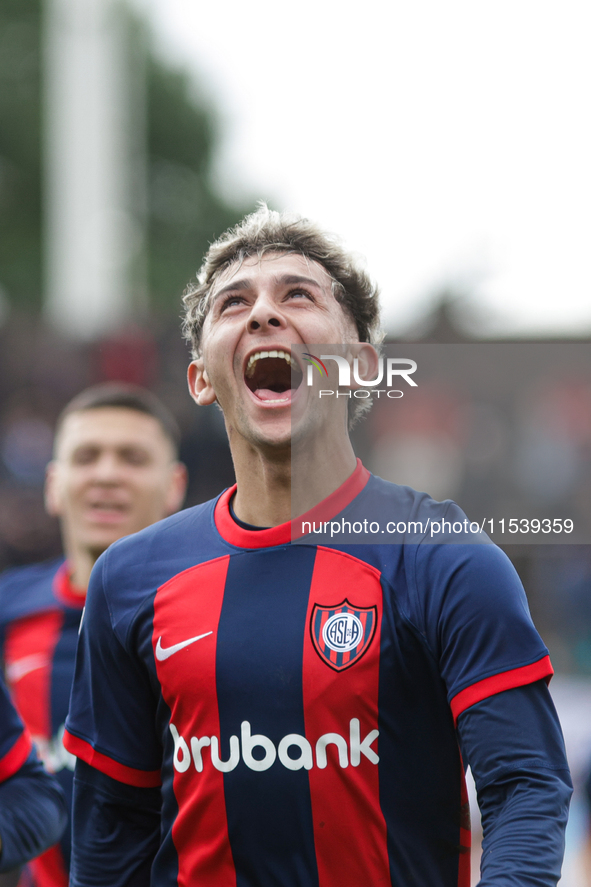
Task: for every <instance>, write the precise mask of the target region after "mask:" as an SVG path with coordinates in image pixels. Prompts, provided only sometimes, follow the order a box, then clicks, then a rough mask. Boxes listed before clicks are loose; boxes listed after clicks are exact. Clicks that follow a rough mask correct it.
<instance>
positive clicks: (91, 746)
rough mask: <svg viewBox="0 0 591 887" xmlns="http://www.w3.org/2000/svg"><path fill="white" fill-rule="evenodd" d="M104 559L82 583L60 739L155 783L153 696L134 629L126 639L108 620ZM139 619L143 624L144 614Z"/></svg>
mask: <svg viewBox="0 0 591 887" xmlns="http://www.w3.org/2000/svg"><path fill="white" fill-rule="evenodd" d="M105 564H106V557H105V556H104V555H103V557H101V558H100V559H99V561H97V564H96V566H95V569H94V570H93V573H92V577H91V582H90V586H89V589H88V595H87V599H86V607H85V612H84V616H83V619H82V626H81V631H80V638H79V641H78V651H77V655H76V670H75V675H74V683H73V687H72V696H71V699H70V711H69V714H68V718H67V720H66V733H65V736H64V744H65V746H66V748H67V749H68V751H70V752H71V753H72V754H74V755H76V756H77V757H78V758H80V759H81V760H83V761H85V762H86V763H87V764H89V765H90V766H91V767H94V768H96V769H97V770H100V771H101V772H102V773H105V774H106V775H107V776H111V777H112V778H113V779H117V780H118V781H119V782H124V783H126V784H128V785H134V786H137V787H140V788H150V787H155V786H158V785H160V782H161V778H160V768H161V764H162V747H161V744H160V742H159V740H158V737H157V733H156V706H157V699H155V696H154V692H153V690H152V686H151V683H150V678H149V674H148V671H147V667H146V664H145V663H144V662H143V661H142V659H141V656H140V651H139V649H138V644H137V641H138V637H137V633H136V635H135V636H134V637H135V641H136V643H132V642H130V641H129V637H130V635H133V631H131V630H130V628H129V623H125V625H126V629H125V631H124V632H123V633H122V628H121V626H117V629H116V628H115V627H114V625H113V618H112V613H111V612H110V611H109V606H108V602H107V596H106V590H105V587H104V573H105ZM148 603H149V602H148ZM139 609H140V610H141V608H139ZM140 617H141V613H139V614H134V618H136V619H139V620H140V621H141V618H140ZM145 621H146V630H147V625H148V623H150V620H149V617H148V616H147V617H146V620H145ZM140 630H141V629H138V631H140Z"/></svg>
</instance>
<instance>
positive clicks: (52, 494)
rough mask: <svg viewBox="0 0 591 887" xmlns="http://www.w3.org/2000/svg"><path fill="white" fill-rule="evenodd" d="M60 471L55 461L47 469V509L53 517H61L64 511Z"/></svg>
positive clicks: (45, 493)
mask: <svg viewBox="0 0 591 887" xmlns="http://www.w3.org/2000/svg"><path fill="white" fill-rule="evenodd" d="M58 472H59V468H58V465H57V462H54V461H52V462H50V463H49V464H48V466H47V468H46V469H45V490H44V495H45V510H46V511H47V513H48V514H49V515H51V517H60V516H61V513H62V508H61V505H62V503H61V496H60V494H59V483H58Z"/></svg>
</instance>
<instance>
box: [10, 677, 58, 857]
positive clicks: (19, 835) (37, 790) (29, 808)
mask: <svg viewBox="0 0 591 887" xmlns="http://www.w3.org/2000/svg"><path fill="white" fill-rule="evenodd" d="M66 823H67V814H66V805H65V801H64V796H63V792H62V790H61V789H60V787H59V785H58V784H57V782H56V780H55V779H54V777H52V776H49V775H48V774H47V773H46V772H45V770H44V769H43V766H42V764H41V762H40V760H39V758H38V757H37V753H36V752H35V750H34V748H33V744H32V742H31V737H30V735H29V733H28V731H27V730H26V729H25V727H24V725H23V723H22V721H21V719H20V718H19V716H18V715H17V713H16V711H15V709H14V706H13V705H12V703H11V701H10V698H9V696H8V693H7V691H6V687H5V686H4V681H3V680H2V677H1V675H0V872H7V871H10V870H12V869H16V868H18V867H19V866H21V865H24V863H26V862H28V860H29V859H31V857H32V856H35V855H36V854H38V853H41V852H42V851H43V850H45V848H46V847H49V845H50V844H53V843H55V842H56V841H57V840H59V838H60V836H61V834H62V832H63V831H64V829H65V827H66Z"/></svg>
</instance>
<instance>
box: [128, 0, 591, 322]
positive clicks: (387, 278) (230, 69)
mask: <svg viewBox="0 0 591 887" xmlns="http://www.w3.org/2000/svg"><path fill="white" fill-rule="evenodd" d="M144 3H145V4H146V5H148V6H149V8H150V10H151V16H152V20H153V22H154V25H155V29H156V31H157V33H158V35H159V40H160V43H161V48H162V51H163V52H164V53H165V54H166V55H167V56H168V57H169V58H176V60H177V62H179V63H182V64H183V65H184V66H185V67H187V68H189V69H190V70H194V71H195V72H196V73H197V74H198V76H199V79H200V82H201V83H202V85H203V87H204V89H205V91H206V93H208V94H209V95H211V96H212V97H213V99H214V101H215V103H216V105H217V106H218V107H219V109H220V111H221V114H222V121H223V142H222V145H221V150H220V156H219V161H218V174H219V176H220V179H221V180H222V181H223V183H224V187H225V189H226V190H227V192H228V193H229V194H232V193H237V194H240V196H244V195H246V196H248V197H252V196H254V197H255V198H259V197H261V198H268V199H269V200H270V202H271V204H272V206H273V207H274V208H277V209H283V208H288V209H294V210H296V211H298V212H301V213H303V214H305V215H308V216H310V217H311V218H313V219H315V220H316V221H318V222H319V223H320V224H322V225H323V226H325V227H327V228H329V229H331V230H333V231H335V232H337V233H338V234H339V235H340V236H341V237H342V238H343V239H344V240H345V242H346V243H347V244H348V246H350V247H351V248H353V249H355V250H356V251H358V252H360V253H361V254H362V255H364V256H365V257H366V259H367V265H368V268H369V271H370V273H371V274H372V276H373V277H374V278H376V279H377V280H378V282H379V283H380V285H381V288H382V293H383V302H384V307H385V314H386V319H387V321H388V325H389V326H390V327H391V328H393V329H395V330H400V329H403V328H404V327H405V326H406V325H408V324H409V323H410V322H411V321H412V320H413V319H414V318H416V317H417V316H419V315H420V314H422V312H423V311H424V310H425V306H426V305H427V304H428V302H429V300H430V298H431V297H432V295H433V293H434V292H436V291H438V290H440V289H441V288H442V287H445V286H449V285H452V286H455V287H456V288H460V289H462V290H464V291H466V292H468V293H472V294H474V296H475V300H476V305H475V311H476V314H477V315H481V316H482V319H483V321H484V322H485V323H486V328H487V329H488V330H490V331H491V332H520V331H528V332H532V333H533V332H574V333H586V332H591V256H590V244H591V122H590V120H591V117H590V111H591V95H590V93H591V52H590V51H589V46H590V43H591V7H590V6H589V4H588V2H586V0H562V2H561V3H560V4H559V3H558V2H556V0H555V2H548V0H494V2H493V0H486V2H484V0H445V2H442V0H405V2H401V0H391V2H390V3H386V2H384V0H364V2H362V3H361V2H357V3H355V4H353V3H351V2H349V0H339V2H337V0H298V2H297V3H294V4H286V3H278V2H277V0H273V2H271V0H250V2H248V3H245V2H238V0H225V2H215V0H209V2H203V0H201V2H197V0H144Z"/></svg>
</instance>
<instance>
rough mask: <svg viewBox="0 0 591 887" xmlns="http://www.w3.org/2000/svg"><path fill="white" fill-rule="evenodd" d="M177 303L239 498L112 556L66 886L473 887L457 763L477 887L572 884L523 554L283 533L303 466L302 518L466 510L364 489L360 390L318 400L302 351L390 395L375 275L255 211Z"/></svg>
mask: <svg viewBox="0 0 591 887" xmlns="http://www.w3.org/2000/svg"><path fill="white" fill-rule="evenodd" d="M185 303H186V309H187V314H186V329H187V330H188V331H189V334H190V336H191V341H192V344H193V349H194V355H195V359H194V360H193V362H192V363H191V365H190V367H189V388H190V391H191V394H192V396H193V397H194V399H195V400H196V401H197V403H199V404H211V403H214V402H216V401H217V403H218V404H219V406H220V407H221V409H222V411H223V414H224V419H225V423H226V428H227V432H228V437H229V441H230V446H231V450H232V457H233V460H234V466H235V470H236V478H237V485H236V486H234V487H232V488H231V489H229V490H226V491H225V492H224V493H222V494H221V496H219V498H217V499H216V500H215V501H213V502H208V503H206V504H204V505H200V506H197V507H195V508H192V509H189V510H187V511H184V512H181V513H180V514H178V515H175V516H173V517H171V518H169V519H168V520H166V521H165V522H163V523H161V524H159V525H157V526H155V527H151V528H148V529H147V530H144V531H142V532H141V533H139V534H137V535H136V536H134V537H132V538H130V539H125V540H122V541H120V542H118V543H116V544H115V545H113V546H112V547H111V548H110V549H109V550H108V551H107V552H106V554H105V555H104V556H103V557H102V558H101V559H100V560H99V562H98V563H97V564H96V567H95V570H94V572H93V577H92V580H91V584H90V590H89V597H88V604H87V614H88V621H87V622H85V624H84V625H83V627H82V632H81V641H80V645H79V650H78V659H77V664H76V677H75V681H74V687H73V693H72V702H71V707H70V713H69V715H68V720H67V722H66V744H67V747H68V748H69V750H70V751H71V752H72V753H73V754H75V755H77V757H78V763H77V766H76V778H75V801H74V860H73V867H72V884H73V885H74V887H87V885H91V884H99V883H100V884H108V885H109V887H123V885H125V887H131V885H133V887H136V885H138V887H139V885H149V884H151V885H158V887H168V885H181V884H182V885H199V887H230V885H231V887H278V885H281V887H367V885H378V884H380V885H410V884H414V885H420V887H435V885H437V887H457V885H461V887H467V885H468V884H469V877H470V866H469V838H470V831H469V812H468V809H467V801H466V794H465V783H464V764H466V765H467V764H470V766H471V768H472V772H473V774H474V777H475V780H476V785H477V787H478V792H479V800H480V807H481V810H482V815H483V820H484V833H485V841H484V853H483V864H482V872H483V874H482V882H481V883H482V885H483V887H484V885H486V887H493V885H496V887H501V885H503V887H508V885H509V884H515V885H517V884H519V885H520V887H525V885H532V887H533V885H534V884H535V885H537V887H542V885H548V887H549V885H551V884H552V885H554V884H556V881H557V880H558V877H559V873H560V864H561V857H562V851H563V833H564V825H565V820H566V814H567V807H568V800H569V797H570V792H571V786H570V777H569V774H568V768H567V764H566V760H565V754H564V747H563V742H562V736H561V732H560V727H559V724H558V722H557V718H556V714H555V711H554V708H553V705H552V702H551V699H550V696H549V694H548V690H547V687H546V679H548V678H549V677H550V675H551V673H552V669H551V666H550V663H549V659H548V655H547V650H546V648H545V646H544V644H543V643H542V641H541V639H540V637H539V636H538V634H537V632H536V631H535V629H534V627H533V625H532V622H531V619H530V616H529V612H528V609H527V604H526V600H525V595H524V593H523V589H522V588H521V585H520V583H519V580H518V578H517V576H516V574H515V572H514V570H513V568H512V566H511V564H510V563H509V562H508V560H507V558H506V557H505V556H504V554H503V553H502V552H501V551H500V549H498V548H497V547H496V546H494V545H492V544H485V543H484V542H483V543H482V544H480V542H479V541H477V542H474V541H473V540H472V541H471V542H470V541H468V540H467V541H465V543H462V544H437V545H431V544H428V540H427V539H423V538H419V539H412V538H411V539H410V540H407V542H408V544H395V545H384V544H376V543H375V541H371V542H370V541H364V543H363V544H353V543H352V542H345V543H339V544H338V545H337V544H334V543H331V542H330V540H328V541H324V543H323V544H322V545H319V544H317V538H319V537H316V536H314V535H311V534H308V536H304V537H303V538H299V539H296V537H297V536H298V535H301V534H300V532H299V530H298V526H300V525H301V524H302V523H303V522H302V520H301V519H300V520H299V521H294V526H292V522H291V520H290V518H291V517H292V500H293V493H294V489H293V486H292V459H293V458H294V448H295V461H296V463H297V467H298V486H297V490H296V493H297V497H298V505H297V507H296V508H295V513H296V514H299V515H302V513H303V512H305V511H307V510H308V514H307V515H305V516H306V518H307V519H309V521H308V522H309V523H313V522H314V519H315V520H316V521H324V522H326V521H330V520H331V518H338V519H339V520H341V519H342V520H344V519H345V518H347V520H349V521H350V520H352V521H354V522H355V520H356V518H360V519H361V517H362V516H363V515H364V514H365V515H369V514H370V513H371V512H372V510H375V509H376V507H379V509H381V511H383V512H384V513H391V514H398V515H400V514H404V515H405V516H406V517H407V518H408V517H413V519H415V518H416V519H417V520H418V519H419V518H424V517H427V516H429V517H431V518H433V519H436V518H439V519H441V518H442V517H445V518H446V519H447V520H453V521H455V520H456V519H457V520H460V519H463V515H462V513H461V512H460V510H459V509H458V508H457V506H455V505H454V504H453V503H450V502H445V503H437V502H434V501H433V500H432V499H430V498H429V497H428V496H426V495H425V494H420V493H416V492H414V491H413V490H410V489H409V488H407V487H400V486H397V485H394V484H388V483H386V482H384V481H382V480H380V479H379V478H377V477H372V476H371V475H370V474H369V472H367V471H366V470H365V469H364V468H363V466H362V465H361V464H360V463H358V462H356V459H355V456H354V453H353V450H352V447H351V443H350V441H349V437H348V432H347V410H348V405H349V403H353V402H354V401H353V399H352V398H347V397H346V396H343V397H340V398H336V397H335V398H333V399H332V400H331V401H330V405H328V403H327V408H326V409H325V406H324V401H320V399H318V398H316V399H315V398H314V397H313V396H312V394H311V392H312V393H313V392H314V388H308V387H307V383H306V382H305V380H306V379H307V377H308V374H307V371H306V372H303V371H304V365H303V361H302V360H301V358H300V356H298V355H299V354H300V352H301V351H302V349H304V350H305V352H306V353H307V354H308V356H309V355H310V354H312V356H314V355H321V354H322V345H323V344H324V345H330V349H326V350H325V351H324V353H325V354H326V353H327V352H329V353H331V354H332V353H334V352H333V351H332V349H333V348H335V347H341V348H343V350H344V351H347V350H349V351H351V353H355V354H356V356H357V361H358V363H357V364H356V366H357V369H358V370H359V371H360V374H361V376H362V378H364V379H374V378H375V375H374V374H375V371H376V368H377V365H378V357H377V354H376V351H375V349H374V347H373V346H372V344H371V342H372V339H374V336H375V333H376V329H377V325H378V308H377V294H376V291H375V289H374V287H373V286H372V284H371V282H370V281H369V279H368V278H367V276H366V274H365V273H364V272H363V271H361V270H360V269H359V268H358V267H356V265H355V263H354V261H353V260H352V258H351V257H350V256H349V255H348V254H347V253H346V252H345V251H344V250H343V249H342V248H341V247H340V246H339V245H338V243H336V242H335V241H334V240H333V239H332V238H331V237H329V236H327V235H325V234H324V233H323V232H321V231H320V230H318V229H317V228H316V227H315V226H314V225H312V224H311V223H309V222H308V221H307V220H305V219H301V218H299V217H292V216H282V215H279V214H277V213H273V212H270V211H268V210H267V209H266V208H265V207H262V208H261V209H260V210H259V211H258V212H257V213H255V214H253V215H252V216H250V217H247V218H246V219H245V220H244V221H243V223H242V224H241V225H239V226H238V227H237V228H236V229H234V230H232V231H230V232H228V233H227V234H226V235H225V236H223V237H222V238H221V239H220V240H219V241H218V242H216V243H214V244H213V245H212V246H211V247H210V250H209V252H208V254H207V256H206V259H205V262H204V264H203V266H202V269H201V272H200V275H199V278H198V283H197V285H196V286H194V287H192V288H190V289H189V291H188V292H187V294H186V296H185ZM314 345H320V351H316V350H315V348H314ZM337 363H338V361H337ZM332 387H333V388H334V385H333V386H332ZM341 393H344V394H345V395H346V393H347V392H346V391H345V392H341ZM349 393H350V392H349ZM302 463H305V464H304V465H303V464H302ZM302 467H305V471H304V472H303V478H302V471H301V469H302ZM294 477H295V475H294ZM320 500H322V501H320ZM294 528H295V529H294ZM292 540H294V541H292ZM460 541H461V540H460Z"/></svg>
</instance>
